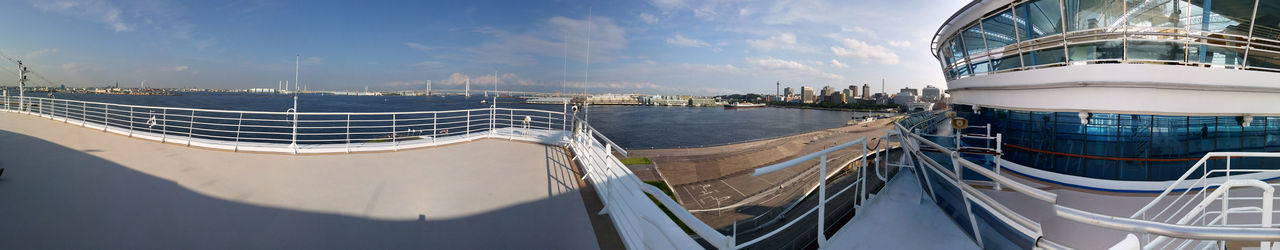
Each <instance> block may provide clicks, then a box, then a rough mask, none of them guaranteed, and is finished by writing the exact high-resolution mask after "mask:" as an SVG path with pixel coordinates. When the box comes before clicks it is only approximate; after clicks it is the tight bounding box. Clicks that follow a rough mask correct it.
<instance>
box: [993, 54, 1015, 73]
mask: <svg viewBox="0 0 1280 250" xmlns="http://www.w3.org/2000/svg"><path fill="white" fill-rule="evenodd" d="M1021 60H1022V57H1021V56H1018V54H1016V53H1015V54H1012V55H1007V56H1005V57H1001V58H999V59H995V60H993V61H992V62H991V66H992V67H993V69H992V70H993V71H1001V70H1006V69H1016V68H1019V67H1022V61H1021Z"/></svg>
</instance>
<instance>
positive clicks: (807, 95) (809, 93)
mask: <svg viewBox="0 0 1280 250" xmlns="http://www.w3.org/2000/svg"><path fill="white" fill-rule="evenodd" d="M800 95H801V97H800V100H801V102H803V103H814V102H815V98H814V96H813V87H809V86H801V87H800Z"/></svg>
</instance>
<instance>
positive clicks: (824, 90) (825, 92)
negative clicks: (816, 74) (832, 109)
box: [822, 85, 835, 96]
mask: <svg viewBox="0 0 1280 250" xmlns="http://www.w3.org/2000/svg"><path fill="white" fill-rule="evenodd" d="M834 91H835V88H832V87H831V85H827V86H826V87H822V96H829V95H831V92H834Z"/></svg>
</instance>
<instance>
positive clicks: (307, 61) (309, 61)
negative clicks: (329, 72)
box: [301, 56, 324, 65]
mask: <svg viewBox="0 0 1280 250" xmlns="http://www.w3.org/2000/svg"><path fill="white" fill-rule="evenodd" d="M301 63H302V64H303V65H317V64H324V58H323V57H314V56H313V57H307V58H303V59H302V62H301Z"/></svg>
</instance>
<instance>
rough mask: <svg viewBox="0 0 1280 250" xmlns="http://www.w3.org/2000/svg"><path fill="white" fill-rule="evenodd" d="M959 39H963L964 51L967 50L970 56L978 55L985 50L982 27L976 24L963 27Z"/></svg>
mask: <svg viewBox="0 0 1280 250" xmlns="http://www.w3.org/2000/svg"><path fill="white" fill-rule="evenodd" d="M960 39H964V48H965V52H968V54H969V55H970V56H978V55H981V54H982V53H986V52H987V47H986V42H983V41H982V27H978V25H974V26H973V27H969V28H968V29H965V30H964V32H963V33H961V35H960ZM975 60H976V59H975Z"/></svg>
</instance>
